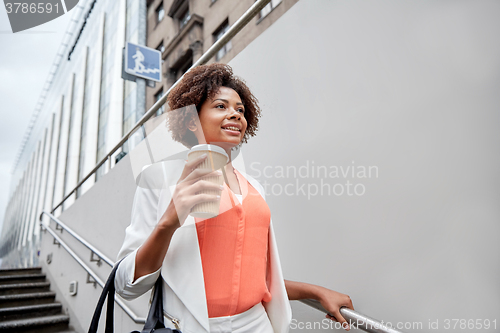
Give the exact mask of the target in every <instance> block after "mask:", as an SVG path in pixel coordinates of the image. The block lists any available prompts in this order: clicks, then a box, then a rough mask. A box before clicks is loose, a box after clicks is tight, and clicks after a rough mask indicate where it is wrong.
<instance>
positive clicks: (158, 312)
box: [89, 263, 182, 333]
mask: <svg viewBox="0 0 500 333" xmlns="http://www.w3.org/2000/svg"><path fill="white" fill-rule="evenodd" d="M119 264H120V263H118V264H117V265H115V267H113V269H112V270H111V273H110V274H109V277H108V280H107V281H106V284H105V285H104V288H103V289H102V293H101V296H100V297H99V301H98V302H97V306H96V308H95V311H94V316H93V317H92V322H91V323H90V327H89V333H97V328H98V325H99V318H101V312H102V307H103V306H104V301H105V300H106V297H107V298H108V303H107V306H106V327H105V330H104V332H105V333H113V330H114V328H113V312H114V306H115V275H116V269H117V268H118V265H119ZM131 333H182V332H181V331H179V330H176V329H174V330H173V329H171V328H165V322H164V321H163V293H162V277H161V275H160V276H159V277H158V280H156V283H155V287H154V294H153V301H152V302H151V307H150V308H149V313H148V318H147V319H146V323H145V324H144V328H143V329H142V331H141V332H139V331H132V332H131Z"/></svg>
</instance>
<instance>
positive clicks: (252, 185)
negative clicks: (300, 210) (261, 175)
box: [115, 64, 353, 333]
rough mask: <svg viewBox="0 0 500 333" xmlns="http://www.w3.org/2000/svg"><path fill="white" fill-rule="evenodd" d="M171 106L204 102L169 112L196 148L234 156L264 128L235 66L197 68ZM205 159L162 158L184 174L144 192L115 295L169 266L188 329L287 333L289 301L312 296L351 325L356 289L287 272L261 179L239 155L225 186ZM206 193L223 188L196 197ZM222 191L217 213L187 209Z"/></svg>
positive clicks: (178, 136)
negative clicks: (343, 310)
mask: <svg viewBox="0 0 500 333" xmlns="http://www.w3.org/2000/svg"><path fill="white" fill-rule="evenodd" d="M168 103H169V107H170V109H171V110H176V109H180V108H182V107H185V106H188V105H191V104H194V105H195V106H196V112H197V113H198V117H192V118H190V117H189V113H183V112H181V113H179V112H176V113H173V112H172V113H169V122H168V126H169V129H170V130H171V131H172V134H173V138H174V139H175V140H177V141H179V142H181V143H183V144H184V145H186V146H188V147H192V146H194V145H196V144H201V143H209V144H216V145H218V146H220V147H222V148H223V149H224V150H225V151H226V153H227V154H228V156H229V157H231V151H232V149H234V148H235V147H237V146H239V145H241V144H242V143H243V142H247V140H248V138H249V137H250V136H254V135H255V132H256V130H257V128H258V118H259V116H260V109H259V106H258V104H257V99H256V98H255V97H254V96H253V95H252V93H251V92H250V90H249V89H248V87H247V86H246V85H245V83H244V82H243V81H242V80H241V79H239V78H237V77H234V76H233V73H232V70H231V68H230V67H229V66H227V65H223V64H212V65H204V66H199V67H197V68H194V69H192V70H191V71H189V72H188V73H186V75H185V76H184V78H183V79H182V81H181V82H179V84H178V85H177V86H176V87H175V88H174V89H173V90H172V91H171V93H170V95H169V99H168ZM205 158H206V156H201V157H199V158H197V159H195V160H192V161H190V162H187V163H186V162H184V161H183V163H182V165H181V164H179V165H173V164H169V165H166V164H162V166H161V168H160V169H161V170H162V171H163V173H160V174H161V175H162V177H163V178H164V181H165V182H166V183H168V182H169V180H170V181H172V179H175V180H178V181H177V184H176V185H175V186H174V187H173V188H172V189H171V188H170V187H169V186H163V189H162V190H159V189H157V190H153V189H149V190H148V189H147V187H148V186H142V187H139V188H138V189H137V192H136V195H135V198H134V207H133V211H132V223H131V225H130V226H129V227H128V228H127V230H126V237H125V241H124V244H123V246H122V249H121V250H120V253H119V255H118V257H119V259H120V258H123V257H125V256H126V258H125V259H124V260H123V262H122V264H120V267H119V268H118V271H117V275H116V279H115V286H116V290H117V292H118V293H119V294H120V295H121V296H122V297H124V298H126V299H132V298H135V297H137V296H139V295H141V294H143V293H144V292H146V291H147V290H149V289H150V288H151V287H152V286H153V285H154V282H155V281H156V279H157V278H158V276H159V275H160V272H161V275H162V278H163V280H164V284H163V286H164V303H165V304H164V309H165V312H166V313H165V316H166V318H167V321H166V323H169V321H171V322H172V324H171V326H170V327H172V328H174V327H177V328H180V329H181V330H182V332H184V333H185V332H196V333H199V332H239V333H244V332H259V333H268V332H269V333H272V332H280V333H281V332H288V329H289V324H290V321H291V309H290V304H289V302H288V300H299V299H306V298H312V299H316V300H319V301H320V302H321V304H322V305H323V307H325V309H327V310H328V311H329V313H330V314H332V315H333V316H330V315H327V316H326V317H327V318H330V319H332V320H335V321H339V322H340V323H342V324H343V327H345V328H346V329H347V330H348V329H349V326H348V325H347V322H346V321H345V319H344V318H343V317H342V315H341V314H340V312H339V309H340V307H342V306H346V307H348V308H351V309H352V308H353V306H352V302H351V300H350V298H349V296H347V295H344V294H341V293H338V292H335V291H333V290H330V289H327V288H323V287H320V286H316V285H312V284H307V283H302V282H294V281H289V280H284V279H283V277H282V273H281V267H280V264H279V258H278V252H277V247H276V242H275V238H274V231H273V227H272V221H271V217H270V211H269V208H268V206H267V204H266V202H265V198H264V191H263V188H262V186H261V185H260V184H259V183H258V182H257V181H256V180H255V179H253V178H252V177H250V176H249V175H246V174H244V173H243V172H240V171H238V170H236V169H235V168H234V167H233V165H232V163H231V158H230V159H229V163H228V164H227V165H226V166H225V168H224V170H225V180H226V184H224V185H223V186H221V187H219V186H218V185H214V184H213V183H211V182H208V181H206V180H204V177H206V176H207V175H211V176H213V175H214V174H217V176H219V177H222V173H221V172H220V171H219V172H215V173H212V172H211V171H210V170H204V169H195V168H196V166H197V165H198V164H200V163H201V162H202V161H203V160H204V159H205ZM148 169H149V168H148ZM150 178H155V180H157V179H158V177H156V176H155V177H150ZM151 181H153V180H151ZM145 182H148V180H147V177H146V180H145ZM201 190H213V191H215V193H220V194H219V195H208V194H197V193H199V192H200V191H201ZM219 197H220V200H221V207H222V206H226V207H227V206H228V205H230V206H229V208H228V209H227V210H222V209H221V214H219V215H218V216H217V217H214V218H212V219H205V220H202V219H198V218H196V219H193V218H192V217H191V216H189V212H190V210H191V208H192V207H193V206H194V205H196V204H197V203H200V202H206V201H213V200H218V199H219Z"/></svg>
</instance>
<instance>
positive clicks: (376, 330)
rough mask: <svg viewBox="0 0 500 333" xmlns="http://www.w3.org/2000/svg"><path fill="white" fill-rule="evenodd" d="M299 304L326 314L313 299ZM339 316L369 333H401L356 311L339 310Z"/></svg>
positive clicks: (344, 308)
mask: <svg viewBox="0 0 500 333" xmlns="http://www.w3.org/2000/svg"><path fill="white" fill-rule="evenodd" d="M300 302H302V303H304V304H306V305H309V306H310V307H313V308H315V309H317V310H319V311H321V312H324V313H328V311H326V309H325V308H324V307H323V306H322V305H321V303H320V302H319V301H317V300H315V299H301V300H300ZM340 314H341V315H342V316H343V317H344V318H345V319H346V320H347V321H348V322H349V323H350V325H351V326H353V327H355V328H357V329H360V330H363V331H365V332H369V333H403V332H402V331H398V330H396V329H394V328H392V327H389V326H387V325H385V324H383V323H382V322H381V321H379V320H377V319H373V318H371V317H368V316H366V315H364V314H361V313H359V312H357V311H354V310H351V309H349V308H346V307H342V308H340Z"/></svg>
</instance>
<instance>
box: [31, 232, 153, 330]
mask: <svg viewBox="0 0 500 333" xmlns="http://www.w3.org/2000/svg"><path fill="white" fill-rule="evenodd" d="M40 227H41V228H42V230H47V231H48V232H49V233H50V234H51V235H52V237H54V239H55V240H56V241H57V242H58V243H59V244H58V245H60V246H62V247H64V249H65V250H66V251H67V252H68V253H69V255H70V256H72V257H73V259H75V260H76V262H77V263H79V264H80V266H82V268H83V269H84V270H85V271H87V273H88V274H89V275H90V276H92V278H93V279H94V281H95V282H97V284H98V285H100V286H101V288H104V282H103V281H102V280H101V279H100V278H99V277H98V276H97V274H96V273H95V272H94V271H93V270H92V269H91V268H90V267H89V266H87V264H85V263H84V262H83V260H82V259H81V258H80V257H79V256H78V255H77V254H76V253H75V252H73V250H71V249H70V248H69V246H68V245H67V244H66V243H65V242H64V241H63V240H62V239H61V238H60V237H59V236H58V235H57V233H56V232H55V231H53V230H52V229H51V228H49V227H47V226H45V225H43V223H40ZM115 302H116V304H118V305H119V306H120V307H121V308H122V309H123V311H125V313H126V314H127V315H128V316H129V317H130V318H131V319H132V320H133V321H134V322H135V323H137V324H144V323H145V322H146V318H142V317H139V316H137V315H136V314H135V313H134V312H133V311H132V310H131V309H130V308H129V307H128V306H127V305H126V304H125V303H124V302H123V301H122V300H121V299H119V298H115Z"/></svg>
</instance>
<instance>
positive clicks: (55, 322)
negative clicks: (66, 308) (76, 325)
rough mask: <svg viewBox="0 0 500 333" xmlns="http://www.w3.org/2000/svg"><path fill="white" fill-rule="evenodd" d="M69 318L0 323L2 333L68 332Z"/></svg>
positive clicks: (59, 316)
mask: <svg viewBox="0 0 500 333" xmlns="http://www.w3.org/2000/svg"><path fill="white" fill-rule="evenodd" d="M68 323H69V317H68V316H65V315H56V316H45V317H38V318H29V319H19V320H9V321H4V322H0V332H2V333H21V332H23V333H34V332H36V333H52V332H64V331H68Z"/></svg>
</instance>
